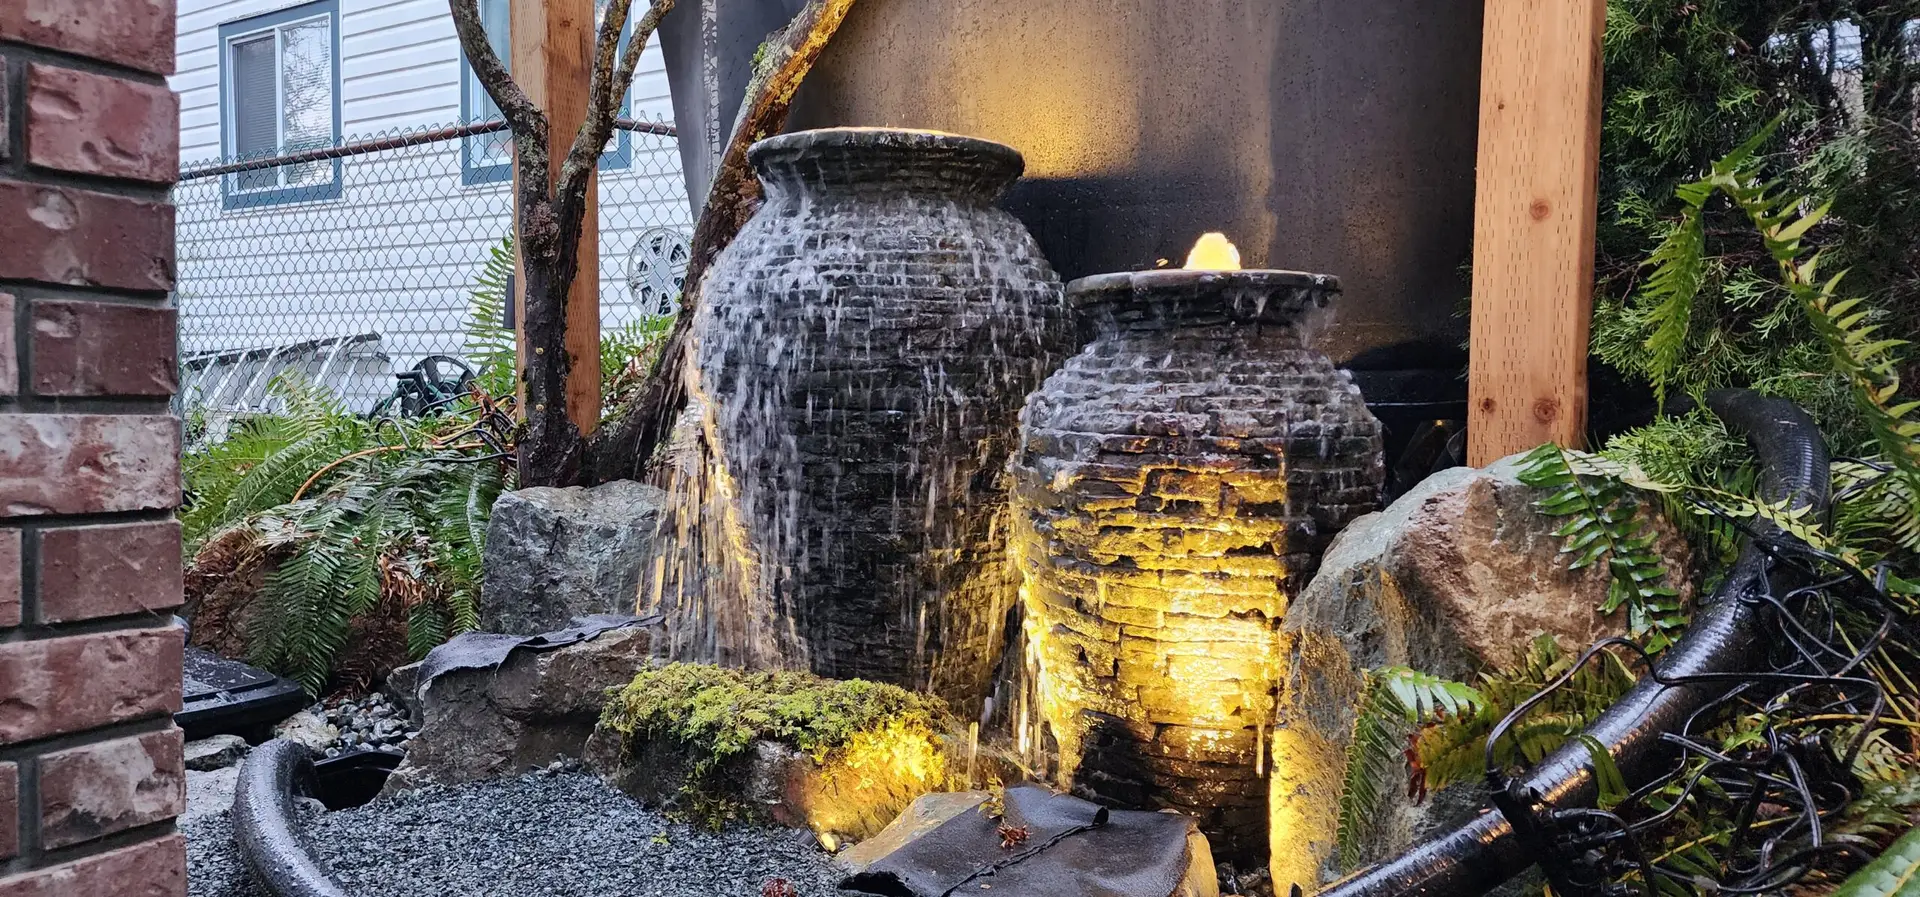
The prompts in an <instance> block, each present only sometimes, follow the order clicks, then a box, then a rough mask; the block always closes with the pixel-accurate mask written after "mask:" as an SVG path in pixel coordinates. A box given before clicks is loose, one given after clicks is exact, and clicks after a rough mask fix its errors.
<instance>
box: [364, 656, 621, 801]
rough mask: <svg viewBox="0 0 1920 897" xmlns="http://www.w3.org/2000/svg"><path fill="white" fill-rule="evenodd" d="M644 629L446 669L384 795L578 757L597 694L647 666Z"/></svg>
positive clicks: (424, 701) (593, 720)
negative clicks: (488, 664) (493, 664)
mask: <svg viewBox="0 0 1920 897" xmlns="http://www.w3.org/2000/svg"><path fill="white" fill-rule="evenodd" d="M653 638H654V633H653V631H652V630H650V629H642V628H627V629H612V630H608V631H606V632H604V633H601V634H600V635H598V636H595V637H593V638H591V639H588V640H586V641H584V642H578V643H575V644H572V645H568V646H566V647H564V648H556V649H554V650H552V651H516V652H514V653H513V654H512V655H511V656H509V657H508V658H507V661H506V662H505V663H503V664H501V665H500V666H499V668H497V669H484V670H455V671H452V672H448V673H445V674H443V675H441V676H440V677H438V678H436V679H434V680H433V682H431V683H429V684H428V686H427V689H426V693H425V694H424V695H422V697H421V716H422V725H421V728H420V735H419V737H417V738H415V739H414V740H413V741H411V742H408V743H407V758H406V760H404V761H403V762H402V763H401V764H400V768H399V769H398V770H395V771H394V774H393V776H392V777H390V778H389V779H387V785H386V789H385V791H386V793H393V792H396V791H402V790H407V789H412V788H418V787H421V786H424V785H445V784H452V783H455V782H470V781H476V780H479V779H490V778H499V777H503V776H511V775H516V774H518V773H521V772H525V771H526V770H527V769H528V768H531V767H544V766H546V765H547V764H548V763H550V762H552V761H553V760H554V759H555V758H561V757H572V758H578V757H580V756H581V754H582V753H583V751H584V749H585V747H586V743H587V737H588V736H589V735H591V734H592V733H593V729H594V726H595V725H596V724H597V723H599V721H600V708H601V706H602V705H604V704H605V703H606V695H607V689H610V688H614V687H616V686H622V685H625V684H627V683H628V682H631V681H632V680H633V677H634V675H635V674H636V673H638V672H640V670H642V669H644V668H645V667H646V666H647V665H648V663H649V662H650V660H649V655H650V654H651V647H652V643H653Z"/></svg>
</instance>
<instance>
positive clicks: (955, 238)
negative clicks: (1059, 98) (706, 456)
mask: <svg viewBox="0 0 1920 897" xmlns="http://www.w3.org/2000/svg"><path fill="white" fill-rule="evenodd" d="M750 158H751V160H752V161H753V164H754V166H755V168H756V170H757V171H758V172H759V174H760V178H761V180H762V182H763V183H764V184H765V187H766V202H765V204H764V205H763V206H762V207H761V209H760V210H759V211H758V213H757V214H756V215H755V216H754V217H753V219H752V220H751V221H750V222H748V224H747V225H746V227H745V228H744V229H743V230H742V231H741V233H740V236H739V238H738V239H737V240H736V241H735V242H734V243H733V244H732V246H731V247H730V248H729V249H728V250H727V251H726V252H725V253H723V254H722V255H721V257H720V258H719V259H718V261H717V262H716V264H715V267H714V269H713V271H712V273H711V274H710V275H709V277H708V280H707V282H706V284H705V287H704V289H703V301H702V303H701V307H700V311H699V314H700V318H699V320H698V322H697V327H696V333H697V337H696V339H697V349H696V353H695V358H696V363H697V367H698V371H697V392H698V394H699V397H700V398H701V399H703V400H704V402H705V407H706V409H707V410H706V421H705V430H706V435H707V438H708V440H709V442H710V443H711V445H712V446H713V450H712V455H713V461H714V463H715V464H716V465H718V466H719V467H721V468H723V470H722V471H721V472H720V473H719V474H718V475H717V476H716V477H715V479H719V480H723V481H724V483H725V490H726V492H727V493H728V494H729V495H730V499H731V500H730V505H731V510H730V513H732V514H734V515H735V516H736V518H737V519H735V520H734V521H732V523H731V526H732V527H733V528H734V531H735V532H736V533H737V534H738V536H737V538H734V539H732V540H723V541H727V542H728V544H729V550H731V551H733V552H735V553H737V554H739V555H740V557H739V558H736V559H734V560H732V561H730V562H729V566H730V567H732V568H734V569H735V571H736V572H735V573H734V574H732V575H730V576H729V577H726V578H728V579H730V580H731V581H730V582H727V583H725V584H716V583H712V582H709V583H708V585H707V586H706V588H705V591H706V592H707V593H708V594H707V595H706V596H705V597H704V598H703V599H702V601H704V602H707V603H727V602H732V603H734V604H735V605H736V606H735V608H734V609H732V610H731V611H729V612H728V613H729V614H730V615H731V616H732V617H734V618H738V619H747V620H758V621H761V623H760V625H758V626H755V627H748V628H753V629H758V630H760V631H758V632H754V633H742V634H738V635H737V636H736V637H737V638H749V639H752V638H766V639H773V640H776V641H778V642H779V643H780V644H781V646H782V649H781V652H780V653H782V654H783V655H784V656H783V658H782V659H783V660H784V662H786V663H789V664H792V665H802V664H804V665H806V666H809V667H810V668H811V669H812V670H813V671H815V672H817V673H820V674H822V675H829V676H836V677H843V678H844V677H862V678H869V679H876V680H881V681H886V682H893V683H898V684H902V685H908V686H914V687H921V688H931V689H932V690H934V691H935V692H936V693H938V694H940V695H942V696H944V697H947V698H948V699H950V700H951V701H953V702H954V703H955V705H956V708H957V709H961V710H962V711H963V712H973V711H975V710H977V709H978V707H979V705H980V700H981V697H982V696H983V695H984V694H985V693H986V690H987V688H988V678H989V676H990V674H991V670H992V665H993V663H994V661H995V659H996V655H997V653H998V651H999V647H1000V645H1001V644H1003V642H1004V638H1005V632H1004V631H1003V630H1004V628H1005V624H1004V620H1005V617H1006V613H1007V610H1008V609H1009V607H1010V605H1011V604H1012V602H1013V600H1014V598H1013V596H1014V588H1013V578H1012V576H1011V573H1010V570H1009V568H1008V566H1007V564H1006V562H1005V542H1004V532H1005V527H1004V521H1003V518H1004V514H1005V505H1006V495H1005V480H1004V475H1003V471H1004V468H1005V462H1006V458H1007V456H1008V453H1009V452H1010V451H1011V448H1012V444H1013V441H1014V438H1015V433H1016V427H1017V417H1018V412H1019V407H1020V402H1021V399H1022V397H1024V396H1025V395H1026V393H1027V392H1028V391H1030V390H1031V389H1033V388H1034V387H1035V386H1036V385H1038V384H1039V382H1040V381H1041V379H1042V378H1043V377H1044V376H1045V375H1046V372H1047V371H1048V370H1050V369H1051V366H1052V365H1053V364H1054V363H1055V362H1057V361H1058V359H1059V358H1060V357H1061V355H1062V354H1063V352H1062V346H1063V344H1064V342H1065V338H1066V334H1065V322H1066V314H1065V305H1064V301H1063V298H1062V291H1061V286H1060V283H1059V280H1058V278H1057V277H1056V276H1055V275H1054V273H1053V270H1052V269H1051V268H1050V267H1049V266H1048V265H1047V263H1046V261H1045V259H1043V258H1042V257H1041V255H1040V252H1039V249H1038V247H1036V246H1035V244H1034V242H1033V239H1032V237H1031V236H1030V235H1029V234H1028V233H1027V232H1026V230H1025V228H1023V227H1022V226H1021V225H1020V223H1019V222H1018V221H1017V220H1015V219H1014V218H1013V217H1012V216H1011V215H1009V214H1007V213H1006V212H1005V211H1003V210H1001V209H1000V208H999V207H998V206H997V205H996V203H997V201H998V199H999V198H1000V196H1001V194H1002V193H1004V192H1005V190H1006V189H1007V187H1008V186H1009V185H1010V184H1011V183H1012V182H1013V180H1014V179H1015V178H1017V177H1018V176H1019V174H1020V171H1021V166H1022V163H1021V159H1020V156H1019V154H1018V153H1017V152H1015V151H1014V150H1012V149H1011V148H1009V147H1006V146H1002V145H1000V144H996V143H990V142H987V141H982V140H974V139H971V138H965V137H955V136H951V135H944V134H934V133H929V132H911V131H894V130H882V129H831V130H825V131H810V132H802V133H797V134H789V135H783V136H779V137H774V138H770V139H768V140H764V141H762V142H760V143H758V144H756V145H755V146H754V147H753V149H752V152H751V155H750Z"/></svg>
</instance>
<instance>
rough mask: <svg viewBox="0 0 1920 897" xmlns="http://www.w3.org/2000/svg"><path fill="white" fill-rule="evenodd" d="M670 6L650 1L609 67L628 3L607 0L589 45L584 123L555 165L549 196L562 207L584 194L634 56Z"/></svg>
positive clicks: (668, 1) (628, 83)
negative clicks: (553, 186)
mask: <svg viewBox="0 0 1920 897" xmlns="http://www.w3.org/2000/svg"><path fill="white" fill-rule="evenodd" d="M673 3H674V0H653V2H652V5H651V6H649V7H648V9H647V12H646V14H645V15H643V16H641V17H640V21H639V22H638V23H637V24H635V25H634V29H633V36H632V38H631V39H630V40H628V42H627V47H626V50H625V52H623V53H622V54H621V55H620V60H619V65H618V66H617V67H616V66H615V64H614V51H615V49H616V48H617V47H618V46H619V43H620V33H621V32H622V31H624V30H626V23H627V15H628V13H629V11H630V10H631V8H632V0H612V3H611V4H609V5H608V7H607V16H606V20H605V21H604V22H601V23H600V36H599V40H598V42H597V43H596V45H595V47H594V56H593V84H592V87H591V88H590V89H589V90H588V92H587V119H586V121H584V122H582V123H581V124H580V131H579V133H577V134H575V135H574V138H573V146H572V147H571V148H569V149H568V150H567V158H566V161H565V162H563V163H561V166H560V183H559V186H558V188H557V190H556V191H555V192H556V193H557V194H558V196H559V198H560V201H561V202H562V203H566V202H569V201H570V198H571V197H573V196H575V195H576V194H578V195H581V196H584V195H585V184H586V179H587V178H589V177H592V176H593V172H594V169H595V168H596V167H598V163H599V161H600V154H601V153H602V152H603V151H604V150H605V149H606V145H607V140H608V139H609V138H611V137H612V136H613V119H614V115H615V113H617V112H618V111H619V106H620V102H619V101H620V98H621V97H624V96H626V95H627V91H628V90H631V89H632V88H633V73H634V69H636V68H637V67H638V66H639V64H640V54H641V52H642V51H644V50H645V49H646V46H647V41H649V40H651V39H652V38H653V32H654V31H655V30H656V29H658V28H659V27H660V19H661V17H663V16H665V15H666V14H667V13H668V11H670V10H672V9H673Z"/></svg>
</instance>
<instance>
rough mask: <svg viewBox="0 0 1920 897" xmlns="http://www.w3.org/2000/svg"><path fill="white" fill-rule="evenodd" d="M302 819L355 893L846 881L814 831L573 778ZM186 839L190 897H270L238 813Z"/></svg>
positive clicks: (690, 890) (710, 890) (206, 823)
mask: <svg viewBox="0 0 1920 897" xmlns="http://www.w3.org/2000/svg"><path fill="white" fill-rule="evenodd" d="M304 815H306V817H307V819H308V821H307V831H308V834H309V838H310V840H311V842H312V845H313V848H314V852H315V854H317V855H318V856H319V858H320V859H321V860H323V861H324V862H325V863H326V864H327V865H328V866H329V867H330V868H331V870H332V872H333V874H334V876H335V877H336V878H338V879H339V881H340V883H341V884H342V885H343V886H345V887H346V889H347V891H348V892H349V893H351V894H354V895H356V897H360V895H365V897H466V895H483V894H486V895H491V894H498V895H514V897H575V895H578V897H758V895H759V894H760V893H761V889H762V888H763V887H764V886H765V885H766V883H767V882H768V881H769V880H771V879H774V878H785V879H787V880H788V881H789V882H791V883H792V884H793V886H794V888H795V889H796V891H797V893H798V894H800V895H801V897H820V895H832V894H836V893H839V892H838V891H837V889H836V887H835V885H836V883H837V882H838V881H839V880H840V878H841V876H842V875H843V874H844V873H843V870H841V868H840V867H839V866H838V865H837V864H836V863H835V862H834V861H833V859H832V858H831V857H829V856H827V854H826V853H825V852H824V851H822V850H821V849H820V848H819V847H818V845H816V844H815V843H814V840H813V836H812V835H811V834H810V833H808V832H805V831H796V830H791V829H767V828H752V827H735V828H729V829H727V830H725V831H721V832H708V831H704V830H701V829H697V828H692V827H689V826H686V825H681V824H679V823H675V822H670V821H668V820H667V819H665V818H664V817H662V816H661V815H660V814H659V813H656V812H653V811H651V810H648V809H646V808H644V807H642V806H641V805H640V804H638V803H637V802H635V801H634V800H632V799H631V798H629V797H627V796H626V795H624V794H621V793H620V792H618V791H616V790H614V789H612V788H610V787H608V786H606V785H605V784H603V783H602V782H601V781H600V780H599V779H597V778H595V777H593V776H592V775H589V774H586V773H583V772H577V771H570V770H567V771H562V770H552V771H540V772H533V773H528V774H526V775H524V776H521V777H519V778H514V779H503V780H497V781H492V782H480V783H474V784H469V785H457V786H452V787H446V788H426V789H421V790H419V791H415V792H410V793H407V794H402V795H398V796H396V797H393V798H388V799H382V800H376V801H374V802H373V803H370V804H367V805H366V806H364V807H357V808H354V809H351V810H342V811H340V812H337V813H325V812H319V811H318V810H317V808H313V807H310V808H308V809H307V811H306V813H305V814H304ZM180 830H181V831H182V832H184V833H185V834H186V837H187V893H188V894H189V895H190V897H268V895H266V894H265V893H263V892H262V891H261V890H260V889H258V888H257V887H256V886H255V885H254V884H253V883H252V881H251V880H250V879H249V878H248V877H247V874H246V872H245V869H244V868H243V866H242V864H241V862H240V859H239V856H238V855H237V853H236V852H235V850H234V846H233V830H232V820H231V815H230V814H229V813H228V812H225V811H222V812H219V813H214V814H211V815H208V816H205V817H202V818H200V819H198V820H195V821H193V822H189V823H184V824H182V825H181V826H180Z"/></svg>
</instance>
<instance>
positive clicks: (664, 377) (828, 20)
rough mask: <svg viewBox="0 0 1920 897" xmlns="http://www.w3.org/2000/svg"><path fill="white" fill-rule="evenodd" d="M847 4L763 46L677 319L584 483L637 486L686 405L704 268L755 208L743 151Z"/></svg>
mask: <svg viewBox="0 0 1920 897" xmlns="http://www.w3.org/2000/svg"><path fill="white" fill-rule="evenodd" d="M656 2H657V0H656ZM853 3H854V0H807V5H806V6H805V7H804V8H802V9H801V10H800V12H799V13H798V14H796V15H795V16H794V17H793V20H792V21H791V22H789V23H788V24H787V27H786V29H785V30H783V31H782V32H781V33H780V34H778V35H776V36H775V37H773V38H771V39H769V41H768V46H767V47H766V50H767V52H766V53H765V54H764V55H763V56H762V57H761V61H760V64H759V66H757V67H756V68H755V70H754V74H753V78H752V80H751V81H749V83H748V87H747V101H746V103H744V104H742V105H741V107H740V115H739V117H738V118H736V119H735V123H734V128H733V136H732V137H731V138H730V139H729V140H728V142H727V149H726V153H725V154H724V155H723V156H722V157H721V160H720V167H719V170H718V171H717V172H715V174H714V177H713V183H712V186H711V187H710V188H709V189H708V191H707V201H706V204H705V206H704V207H703V208H702V209H701V212H700V220H699V223H698V224H696V225H695V226H694V231H693V240H692V244H691V250H692V251H691V252H690V253H689V258H688V260H687V276H686V281H685V283H686V286H685V287H683V288H682V291H681V296H680V317H679V318H678V319H676V320H675V321H674V322H673V330H672V331H670V332H669V333H668V335H667V340H666V344H665V345H664V346H663V347H662V348H661V351H660V355H659V360H658V361H657V362H655V368H654V375H653V377H652V379H650V380H649V381H648V382H647V387H646V390H645V391H644V392H642V393H641V394H640V395H639V396H638V397H636V398H635V399H634V400H633V401H632V402H631V403H630V405H629V408H628V409H627V412H626V414H624V415H623V416H621V418H620V419H619V420H618V421H617V422H616V424H615V425H614V426H610V427H603V428H601V430H600V431H599V432H597V433H596V434H595V436H594V442H593V444H592V445H591V446H589V447H588V451H587V453H588V456H589V457H588V458H587V462H586V463H587V466H588V469H587V471H586V475H587V477H588V479H589V480H591V481H593V482H604V481H606V480H613V479H624V478H632V479H640V478H641V477H642V476H643V475H644V474H645V471H646V467H647V464H648V462H649V460H650V459H651V458H652V457H653V453H654V450H655V449H656V448H657V447H658V446H659V445H660V443H661V442H662V441H663V440H664V439H665V437H666V435H667V432H668V430H669V428H670V427H672V425H673V421H674V419H675V418H676V417H677V416H678V415H679V413H680V408H681V406H682V405H683V404H685V402H686V381H685V378H684V376H683V374H682V371H683V369H684V365H685V356H686V352H687V345H688V335H689V334H690V332H691V330H692V327H693V318H694V308H695V307H696V306H697V305H698V304H699V302H700V288H701V284H702V281H703V279H704V278H705V275H706V271H707V268H708V267H709V266H711V265H712V264H713V260H714V258H715V257H716V256H718V255H719V254H720V250H722V249H725V248H726V247H727V244H729V243H732V242H733V238H734V236H735V235H737V234H739V233H740V228H741V227H742V226H743V225H745V224H746V222H747V219H748V218H750V217H752V216H753V213H754V211H755V210H757V209H758V208H759V207H760V199H761V190H760V179H759V178H758V177H756V176H755V175H754V173H753V166H751V165H749V164H748V163H747V148H748V147H750V146H752V145H753V144H754V142H755V141H758V140H761V139H763V138H765V137H769V136H771V135H773V134H776V133H779V131H780V130H781V129H782V128H784V127H786V124H787V113H788V112H789V111H790V110H791V109H792V106H793V95H794V92H795V91H796V90H798V89H799V87H800V82H801V81H802V80H803V79H805V78H806V76H807V72H808V71H810V70H812V68H813V64H814V62H815V61H816V60H818V59H819V58H820V53H821V52H822V51H824V50H825V49H826V47H827V42H828V41H830V40H832V38H833V34H834V32H835V31H837V30H839V28H840V23H841V22H842V21H844V20H845V19H846V17H847V11H848V10H849V9H851V8H852V7H853ZM629 49H631V48H629Z"/></svg>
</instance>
